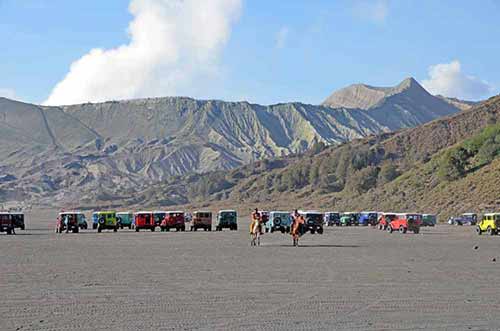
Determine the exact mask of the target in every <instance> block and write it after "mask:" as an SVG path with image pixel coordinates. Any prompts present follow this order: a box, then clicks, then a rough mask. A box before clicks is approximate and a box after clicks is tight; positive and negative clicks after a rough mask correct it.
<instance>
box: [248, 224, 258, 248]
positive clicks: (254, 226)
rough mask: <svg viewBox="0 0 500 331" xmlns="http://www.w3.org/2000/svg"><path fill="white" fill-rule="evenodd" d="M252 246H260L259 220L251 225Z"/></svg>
mask: <svg viewBox="0 0 500 331" xmlns="http://www.w3.org/2000/svg"><path fill="white" fill-rule="evenodd" d="M250 246H260V223H259V220H257V219H254V220H252V222H251V223H250Z"/></svg>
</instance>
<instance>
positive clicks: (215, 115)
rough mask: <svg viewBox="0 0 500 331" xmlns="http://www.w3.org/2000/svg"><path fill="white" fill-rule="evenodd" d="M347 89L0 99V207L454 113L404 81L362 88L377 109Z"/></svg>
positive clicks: (127, 189)
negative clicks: (335, 94)
mask: <svg viewBox="0 0 500 331" xmlns="http://www.w3.org/2000/svg"><path fill="white" fill-rule="evenodd" d="M349 89H350V88H347V89H345V90H344V94H346V95H351V97H352V98H353V100H352V102H351V103H349V102H348V101H347V100H348V97H347V96H344V97H343V98H341V99H342V100H343V102H344V103H345V104H342V105H339V107H337V108H332V107H331V105H328V106H325V105H322V106H313V105H306V104H301V103H287V104H277V105H271V106H261V105H256V104H250V103H247V102H223V101H217V100H209V101H201V100H194V99H190V98H181V97H172V98H156V99H142V100H132V101H119V102H118V101H113V102H106V103H99V104H82V105H73V106H64V107H43V106H37V105H31V104H26V103H20V102H16V101H12V100H7V99H3V98H0V128H1V129H2V133H1V134H0V142H1V143H0V152H1V153H2V155H3V158H2V160H0V171H1V172H0V201H5V200H12V199H14V200H24V199H32V200H37V201H43V202H48V203H49V202H50V203H52V202H55V203H62V204H64V203H69V202H73V201H80V200H83V201H110V200H119V199H121V198H122V197H124V196H129V195H131V194H134V192H137V191H139V190H143V189H144V188H147V187H150V186H151V185H154V184H155V183H158V182H163V181H166V180H167V179H169V178H170V177H172V176H179V175H184V174H189V173H205V172H210V171H214V170H229V169H233V168H236V167H239V166H241V165H244V164H248V163H252V162H255V161H258V160H266V159H274V158H280V157H284V156H289V155H294V154H299V153H303V152H305V151H307V150H308V149H310V148H311V147H313V146H315V145H316V144H318V143H322V144H325V145H336V144H341V143H344V142H347V141H350V140H352V139H358V138H363V137H367V136H370V135H374V134H379V133H382V132H390V131H393V130H396V129H401V128H408V127H413V126H416V125H419V124H422V123H425V122H428V121H430V120H433V119H435V118H438V117H441V116H445V115H449V114H452V113H455V112H457V111H459V109H458V108H457V107H455V106H453V105H450V104H449V103H448V102H445V101H444V100H442V99H440V98H437V97H434V96H432V95H430V94H429V93H427V92H426V91H425V90H424V89H423V88H422V87H421V86H420V85H418V83H417V82H416V81H415V80H413V79H406V80H405V81H403V82H402V83H401V84H399V85H398V86H396V87H394V88H389V89H387V88H371V87H370V88H369V89H373V90H378V91H383V93H384V97H382V98H379V99H377V101H376V102H375V100H374V98H373V97H370V95H369V94H370V93H371V92H370V93H365V94H364V93H363V92H359V93H351V94H349V93H347V92H346V91H347V90H349ZM356 98H357V99H359V100H367V99H370V101H369V102H368V101H367V102H364V103H363V102H361V101H359V100H358V101H356V100H357V99H356ZM352 104H355V105H357V106H358V108H356V109H353V108H352V107H350V106H349V105H352Z"/></svg>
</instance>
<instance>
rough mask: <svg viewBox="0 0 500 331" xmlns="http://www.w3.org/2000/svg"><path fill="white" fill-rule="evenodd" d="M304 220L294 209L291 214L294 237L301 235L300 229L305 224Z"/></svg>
mask: <svg viewBox="0 0 500 331" xmlns="http://www.w3.org/2000/svg"><path fill="white" fill-rule="evenodd" d="M305 222H306V221H305V219H304V216H302V215H300V214H299V212H298V210H297V209H295V211H294V212H293V223H292V231H291V233H292V235H293V234H296V235H301V234H302V228H303V226H304V224H305Z"/></svg>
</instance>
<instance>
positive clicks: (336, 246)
mask: <svg viewBox="0 0 500 331" xmlns="http://www.w3.org/2000/svg"><path fill="white" fill-rule="evenodd" d="M261 246H264V247H293V245H292V244H280V245H274V244H271V245H266V244H261ZM300 247H305V248H359V247H361V246H359V245H328V244H317V245H302V244H300V243H299V248H300Z"/></svg>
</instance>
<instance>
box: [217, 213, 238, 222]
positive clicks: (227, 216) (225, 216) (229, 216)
mask: <svg viewBox="0 0 500 331" xmlns="http://www.w3.org/2000/svg"><path fill="white" fill-rule="evenodd" d="M220 219H221V221H225V222H232V221H234V220H235V219H236V213H221V214H220Z"/></svg>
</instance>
